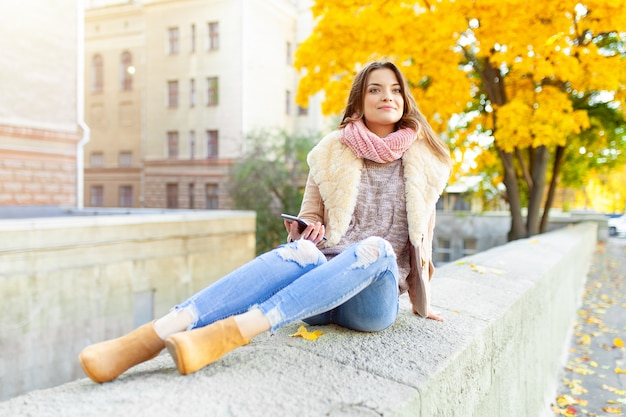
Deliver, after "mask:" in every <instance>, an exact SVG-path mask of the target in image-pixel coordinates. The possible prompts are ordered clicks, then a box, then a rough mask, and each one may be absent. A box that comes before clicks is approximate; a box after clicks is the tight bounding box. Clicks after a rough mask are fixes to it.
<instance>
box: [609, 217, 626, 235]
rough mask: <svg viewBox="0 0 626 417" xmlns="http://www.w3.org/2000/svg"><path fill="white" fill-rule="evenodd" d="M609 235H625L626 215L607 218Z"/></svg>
mask: <svg viewBox="0 0 626 417" xmlns="http://www.w3.org/2000/svg"><path fill="white" fill-rule="evenodd" d="M608 224H609V236H620V235H626V215H622V216H619V217H611V218H609V220H608Z"/></svg>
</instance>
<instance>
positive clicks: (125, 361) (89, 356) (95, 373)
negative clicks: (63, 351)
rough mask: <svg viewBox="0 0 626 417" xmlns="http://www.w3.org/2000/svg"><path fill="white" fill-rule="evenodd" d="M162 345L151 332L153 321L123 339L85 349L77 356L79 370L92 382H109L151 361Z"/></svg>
mask: <svg viewBox="0 0 626 417" xmlns="http://www.w3.org/2000/svg"><path fill="white" fill-rule="evenodd" d="M164 347H165V342H164V341H163V340H161V338H160V337H159V336H157V334H156V333H155V332H154V322H152V323H147V324H144V325H143V326H140V327H138V328H137V329H135V330H133V331H132V332H130V333H128V334H127V335H125V336H122V337H118V338H117V339H112V340H108V341H106V342H101V343H96V344H95V345H91V346H87V347H86V348H85V349H84V350H83V351H82V352H81V354H80V355H79V356H78V359H79V360H80V364H81V366H82V367H83V371H85V374H87V376H88V377H89V378H91V379H92V380H93V381H94V382H98V383H102V382H108V381H112V380H114V379H115V378H117V377H118V376H119V375H120V374H121V373H122V372H124V371H126V370H127V369H128V368H130V367H132V366H135V365H137V364H139V363H141V362H145V361H147V360H149V359H152V358H154V357H155V356H157V355H158V354H159V352H161V351H162V350H163V348H164Z"/></svg>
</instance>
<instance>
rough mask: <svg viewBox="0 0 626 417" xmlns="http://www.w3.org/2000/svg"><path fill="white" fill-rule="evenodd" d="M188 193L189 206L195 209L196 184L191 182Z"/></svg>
mask: <svg viewBox="0 0 626 417" xmlns="http://www.w3.org/2000/svg"><path fill="white" fill-rule="evenodd" d="M187 191H188V194H189V208H190V209H193V208H195V207H194V206H195V193H196V186H195V184H193V183H191V184H189V187H188V189H187Z"/></svg>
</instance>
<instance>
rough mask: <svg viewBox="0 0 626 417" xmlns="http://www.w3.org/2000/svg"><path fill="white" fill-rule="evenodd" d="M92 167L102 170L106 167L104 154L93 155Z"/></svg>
mask: <svg viewBox="0 0 626 417" xmlns="http://www.w3.org/2000/svg"><path fill="white" fill-rule="evenodd" d="M90 163H91V167H92V168H101V167H103V166H104V154H103V153H102V152H92V153H91V162H90Z"/></svg>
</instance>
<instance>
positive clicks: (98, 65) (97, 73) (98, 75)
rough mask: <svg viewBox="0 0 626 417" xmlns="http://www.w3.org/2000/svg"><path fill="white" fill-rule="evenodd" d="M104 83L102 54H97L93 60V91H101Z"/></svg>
mask: <svg viewBox="0 0 626 417" xmlns="http://www.w3.org/2000/svg"><path fill="white" fill-rule="evenodd" d="M103 83H104V64H103V62H102V56H101V55H95V56H94V57H93V59H92V60H91V92H92V93H101V92H102V89H103Z"/></svg>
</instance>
